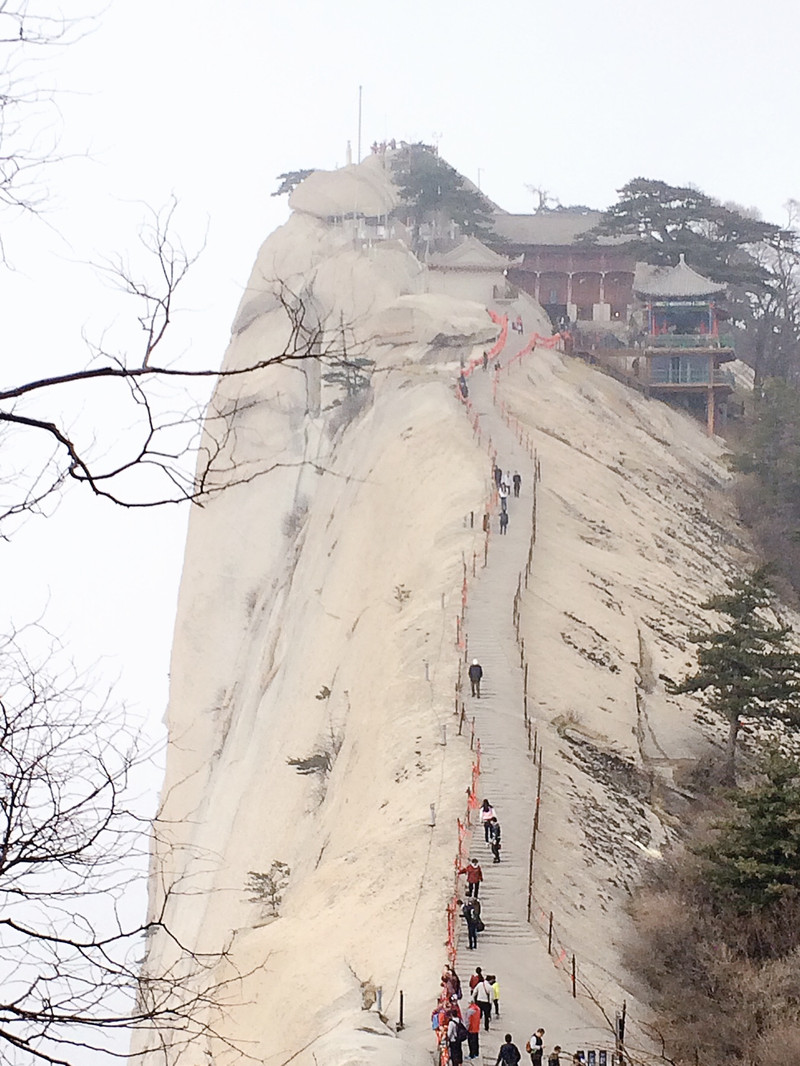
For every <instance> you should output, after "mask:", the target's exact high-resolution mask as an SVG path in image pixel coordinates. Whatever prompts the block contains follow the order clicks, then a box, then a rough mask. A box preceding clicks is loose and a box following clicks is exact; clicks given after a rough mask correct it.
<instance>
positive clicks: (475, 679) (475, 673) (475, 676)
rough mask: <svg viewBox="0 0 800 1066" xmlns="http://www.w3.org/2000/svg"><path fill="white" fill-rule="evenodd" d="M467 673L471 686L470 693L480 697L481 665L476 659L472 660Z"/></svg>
mask: <svg viewBox="0 0 800 1066" xmlns="http://www.w3.org/2000/svg"><path fill="white" fill-rule="evenodd" d="M467 673H468V674H469V683H470V685H471V687H472V695H473V696H477V697H478V699H480V698H481V678H482V677H483V667H482V666H481V664H480V663H479V662H478V660H477V659H473V660H472V665H471V666H470V668H469V670H468V671H467Z"/></svg>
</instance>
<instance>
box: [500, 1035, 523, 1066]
mask: <svg viewBox="0 0 800 1066" xmlns="http://www.w3.org/2000/svg"><path fill="white" fill-rule="evenodd" d="M521 1057H522V1056H521V1055H520V1053H519V1048H518V1047H517V1045H516V1044H515V1043H514V1042H513V1041H512V1039H511V1033H506V1042H505V1044H503V1046H502V1047H501V1048H500V1051H499V1052H498V1055H497V1063H496V1066H501V1064H502V1066H517V1063H518V1062H519V1060H520V1058H521Z"/></svg>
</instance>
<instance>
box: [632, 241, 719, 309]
mask: <svg viewBox="0 0 800 1066" xmlns="http://www.w3.org/2000/svg"><path fill="white" fill-rule="evenodd" d="M633 291H634V292H635V293H636V294H637V296H655V297H656V298H662V299H668V298H669V297H671V296H673V297H675V298H676V299H678V298H680V297H687V296H713V295H714V294H715V293H718V292H724V291H725V286H724V285H720V284H718V283H717V282H716V281H712V280H711V279H710V278H705V277H703V275H702V274H698V273H697V271H696V270H693V269H692V268H691V267H690V266H689V264H688V263H687V262H686V260H685V259H684V257H683V253H682V252H681V257H680V260H679V261H678V263H677V264H676V265H675V266H671V267H662V266H652V265H651V264H650V263H637V264H636V273H635V275H634V278H633Z"/></svg>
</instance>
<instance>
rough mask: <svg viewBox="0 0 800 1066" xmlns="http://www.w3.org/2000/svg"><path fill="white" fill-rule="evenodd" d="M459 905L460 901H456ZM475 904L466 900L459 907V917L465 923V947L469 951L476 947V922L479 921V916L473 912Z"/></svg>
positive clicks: (473, 901)
mask: <svg viewBox="0 0 800 1066" xmlns="http://www.w3.org/2000/svg"><path fill="white" fill-rule="evenodd" d="M458 902H459V903H461V900H459V901H458ZM475 903H477V900H471V899H468V900H467V901H466V903H464V904H462V906H461V917H462V918H463V919H464V921H465V922H466V923H467V947H468V948H470V950H472V949H474V948H477V946H478V922H479V921H480V915H479V914H478V913H477V912H476V910H475Z"/></svg>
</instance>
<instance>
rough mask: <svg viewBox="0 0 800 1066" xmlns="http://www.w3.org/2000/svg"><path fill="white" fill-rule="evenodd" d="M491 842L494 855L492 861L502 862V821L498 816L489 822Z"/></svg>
mask: <svg viewBox="0 0 800 1066" xmlns="http://www.w3.org/2000/svg"><path fill="white" fill-rule="evenodd" d="M489 844H490V846H491V849H492V855H494V858H493V859H492V862H500V823H499V822H498V820H497V819H496V818H492V820H491V822H489Z"/></svg>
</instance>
